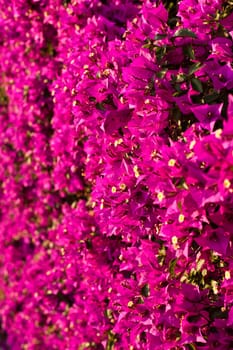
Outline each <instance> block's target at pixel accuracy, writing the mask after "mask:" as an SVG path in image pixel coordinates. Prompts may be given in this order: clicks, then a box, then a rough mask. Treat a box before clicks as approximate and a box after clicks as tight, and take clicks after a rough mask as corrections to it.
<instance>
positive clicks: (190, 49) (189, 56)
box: [183, 45, 195, 60]
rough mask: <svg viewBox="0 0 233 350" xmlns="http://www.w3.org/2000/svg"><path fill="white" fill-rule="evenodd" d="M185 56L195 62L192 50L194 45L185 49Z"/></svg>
mask: <svg viewBox="0 0 233 350" xmlns="http://www.w3.org/2000/svg"><path fill="white" fill-rule="evenodd" d="M183 51H184V54H185V55H186V56H188V58H190V59H191V60H195V55H194V50H193V48H192V45H187V46H185V47H184V49H183Z"/></svg>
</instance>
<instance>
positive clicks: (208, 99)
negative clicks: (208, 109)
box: [204, 92, 219, 104]
mask: <svg viewBox="0 0 233 350" xmlns="http://www.w3.org/2000/svg"><path fill="white" fill-rule="evenodd" d="M218 98H219V94H218V93H217V92H214V93H213V94H210V95H207V96H205V97H204V101H205V103H208V104H211V103H212V102H214V101H216V100H217V99H218Z"/></svg>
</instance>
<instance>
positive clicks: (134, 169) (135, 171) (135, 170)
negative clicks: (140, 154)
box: [133, 165, 140, 178]
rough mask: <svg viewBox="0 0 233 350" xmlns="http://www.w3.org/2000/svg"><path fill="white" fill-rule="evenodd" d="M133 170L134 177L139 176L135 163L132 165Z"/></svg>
mask: <svg viewBox="0 0 233 350" xmlns="http://www.w3.org/2000/svg"><path fill="white" fill-rule="evenodd" d="M133 171H134V175H135V177H137V178H138V177H139V176H140V174H139V171H138V166H137V165H135V166H134V167H133Z"/></svg>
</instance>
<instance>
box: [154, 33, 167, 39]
mask: <svg viewBox="0 0 233 350" xmlns="http://www.w3.org/2000/svg"><path fill="white" fill-rule="evenodd" d="M166 36H167V34H156V35H155V39H154V40H163V39H164V38H166Z"/></svg>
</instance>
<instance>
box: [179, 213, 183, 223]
mask: <svg viewBox="0 0 233 350" xmlns="http://www.w3.org/2000/svg"><path fill="white" fill-rule="evenodd" d="M178 221H179V223H180V224H182V222H184V215H183V214H180V215H179V218H178Z"/></svg>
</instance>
